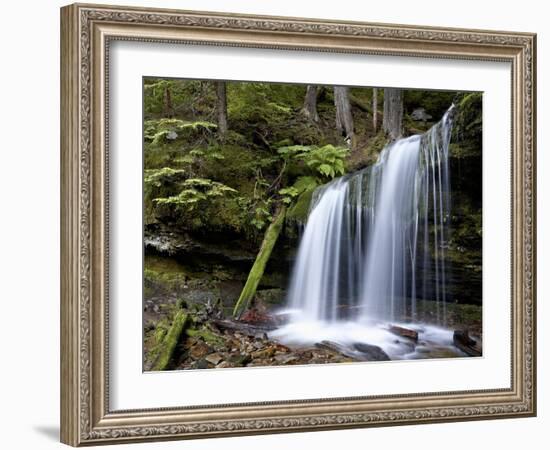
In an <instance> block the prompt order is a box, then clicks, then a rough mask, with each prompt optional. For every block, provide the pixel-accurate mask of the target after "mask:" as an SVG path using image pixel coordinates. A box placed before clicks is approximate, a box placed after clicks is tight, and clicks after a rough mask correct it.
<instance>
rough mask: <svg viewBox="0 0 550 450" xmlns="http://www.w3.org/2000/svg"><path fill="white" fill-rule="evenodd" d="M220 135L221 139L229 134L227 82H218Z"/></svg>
mask: <svg viewBox="0 0 550 450" xmlns="http://www.w3.org/2000/svg"><path fill="white" fill-rule="evenodd" d="M216 95H217V107H216V109H217V112H218V133H219V135H220V136H221V137H225V135H226V134H227V93H226V86H225V81H217V82H216Z"/></svg>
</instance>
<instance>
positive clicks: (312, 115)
mask: <svg viewBox="0 0 550 450" xmlns="http://www.w3.org/2000/svg"><path fill="white" fill-rule="evenodd" d="M302 113H303V114H304V116H306V118H307V119H308V120H311V121H312V122H319V114H318V113H317V86H315V85H313V84H308V86H307V89H306V99H305V100H304V107H303V108H302Z"/></svg>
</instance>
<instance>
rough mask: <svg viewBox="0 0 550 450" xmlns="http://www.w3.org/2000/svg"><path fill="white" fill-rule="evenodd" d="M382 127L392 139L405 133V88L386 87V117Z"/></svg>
mask: <svg viewBox="0 0 550 450" xmlns="http://www.w3.org/2000/svg"><path fill="white" fill-rule="evenodd" d="M382 127H383V128H384V131H385V132H386V133H387V134H388V136H389V137H390V139H392V140H395V139H399V138H400V137H401V136H402V135H403V90H402V89H396V88H385V89H384V118H383V121H382Z"/></svg>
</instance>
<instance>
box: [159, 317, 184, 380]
mask: <svg viewBox="0 0 550 450" xmlns="http://www.w3.org/2000/svg"><path fill="white" fill-rule="evenodd" d="M187 317H188V316H187V314H186V313H185V311H183V310H179V311H178V312H177V313H176V315H175V316H174V320H173V321H172V325H171V326H170V329H169V330H168V333H166V336H165V337H164V339H163V340H162V342H161V343H159V345H160V346H161V349H160V351H159V355H158V357H157V360H156V361H155V364H154V365H153V369H152V370H164V369H166V367H167V366H168V364H169V363H170V360H171V359H172V355H173V354H174V350H175V349H176V345H177V344H178V342H179V339H180V336H181V334H182V333H183V330H184V329H185V326H186V324H187Z"/></svg>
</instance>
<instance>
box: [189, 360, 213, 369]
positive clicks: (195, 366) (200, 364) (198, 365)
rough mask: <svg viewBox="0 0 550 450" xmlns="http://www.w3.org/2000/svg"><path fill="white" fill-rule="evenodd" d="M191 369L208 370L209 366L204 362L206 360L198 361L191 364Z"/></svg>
mask: <svg viewBox="0 0 550 450" xmlns="http://www.w3.org/2000/svg"><path fill="white" fill-rule="evenodd" d="M191 368H192V369H210V368H211V366H210V364H209V363H208V361H206V359H199V360H198V361H195V362H194V363H193V364H192V366H191Z"/></svg>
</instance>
